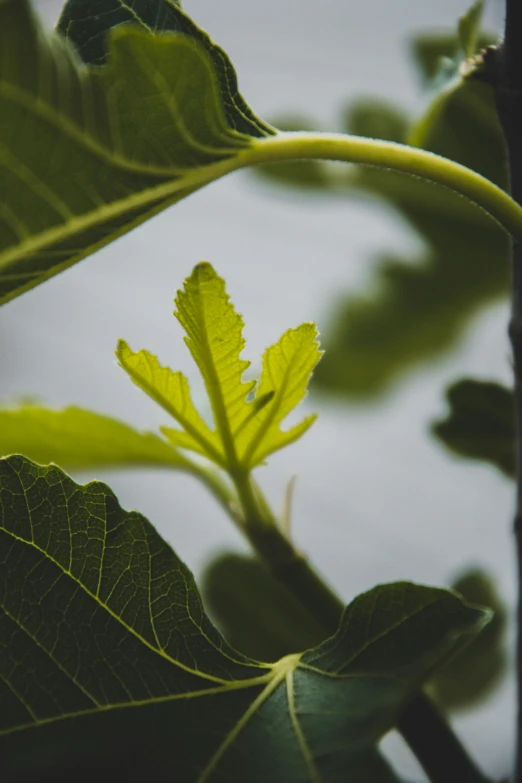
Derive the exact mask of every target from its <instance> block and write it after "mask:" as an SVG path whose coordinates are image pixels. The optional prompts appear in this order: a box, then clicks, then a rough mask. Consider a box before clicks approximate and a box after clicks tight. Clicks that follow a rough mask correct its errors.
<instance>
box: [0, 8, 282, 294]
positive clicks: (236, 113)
mask: <svg viewBox="0 0 522 783" xmlns="http://www.w3.org/2000/svg"><path fill="white" fill-rule="evenodd" d="M111 5H112V6H113V10H112V11H111V10H110V7H109V4H107V3H103V6H104V10H105V9H106V8H107V7H109V13H108V14H104V13H99V11H100V8H101V7H102V6H101V5H100V4H99V3H98V4H96V3H92V4H90V3H85V2H83V3H79V4H70V6H69V7H68V9H66V12H64V14H65V15H64V17H62V26H63V25H65V27H66V28H67V33H68V38H69V42H67V41H65V40H64V38H63V37H62V35H61V34H59V33H54V34H50V35H47V34H45V33H44V31H43V30H42V29H41V27H40V25H39V23H38V22H37V20H36V19H35V17H34V16H33V14H32V12H31V10H30V6H29V2H28V0H3V2H1V3H0V50H1V51H2V58H1V60H0V115H1V117H2V122H1V123H0V165H1V167H2V176H1V177H0V204H2V207H1V209H0V302H3V301H7V300H8V299H10V298H12V297H14V296H17V295H18V294H20V293H22V292H23V291H26V290H28V289H29V288H32V287H34V286H35V285H37V284H38V283H40V282H42V281H44V280H46V279H48V278H49V277H51V276H52V275H55V274H57V273H58V272H60V271H61V270H63V269H65V268H67V267H68V266H71V265H72V264H74V263H75V262H76V261H79V260H80V259H81V258H84V257H85V256H87V255H89V254H90V253H92V252H94V251H95V250H97V249H98V248H100V247H102V246H103V245H105V244H107V243H108V242H110V241H112V240H113V239H115V238H117V237H118V236H121V235H122V234H123V233H125V232H126V231H129V230H130V229H131V228H133V227H134V226H136V225H138V224H139V223H141V222H143V221H144V220H146V219H147V218H149V217H151V216H152V215H154V214H156V213H157V212H159V211H161V210H162V209H165V208H166V207H167V206H169V205H171V204H174V203H175V202H177V201H179V200H180V199H181V198H184V197H185V196H186V195H188V194H189V193H192V192H193V191H194V190H196V189H197V188H199V187H201V186H203V185H204V184H206V183H208V182H210V181H212V180H213V179H215V178H217V177H219V176H222V175H223V174H225V173H227V171H230V170H232V169H233V168H234V159H235V157H236V156H237V154H238V153H240V152H241V151H242V150H244V149H245V148H247V147H248V146H249V144H250V143H251V141H252V138H253V137H257V136H259V135H263V134H267V133H271V132H273V131H271V130H270V129H268V127H267V126H265V125H264V124H263V123H261V122H260V121H259V122H258V121H257V120H256V119H255V117H254V115H253V114H251V113H250V112H249V110H247V109H246V108H245V104H244V102H243V101H242V99H241V98H240V96H239V95H238V94H237V91H236V78H235V74H234V72H233V68H232V65H231V64H230V62H229V61H228V59H227V58H226V56H225V55H224V53H223V52H222V51H221V50H220V49H219V48H218V47H215V46H214V45H213V44H211V43H210V41H209V39H208V37H207V36H206V35H205V34H204V33H203V32H201V31H199V30H198V28H196V27H195V25H194V24H193V23H192V22H190V20H188V18H187V17H185V16H184V14H183V12H182V11H181V10H180V9H179V8H178V7H177V6H176V5H175V4H173V3H170V2H163V3H160V6H161V8H163V9H164V11H165V13H166V11H167V10H168V12H169V14H170V16H169V18H170V17H172V18H174V17H175V18H179V20H180V22H179V26H178V28H176V29H179V30H180V32H165V33H158V34H156V33H153V32H152V31H151V29H150V28H149V27H147V25H144V24H139V21H140V20H139V19H138V16H137V14H135V15H133V21H134V23H132V24H131V23H129V24H121V22H123V21H125V19H124V18H122V17H121V13H120V15H119V16H118V14H117V13H114V5H117V6H118V8H119V9H120V12H121V10H122V9H124V8H125V9H126V10H125V13H124V16H126V15H128V13H129V12H130V9H129V7H128V6H126V5H125V6H124V5H122V4H121V3H111ZM143 5H144V6H145V7H146V8H147V9H148V13H153V12H154V8H155V9H156V13H157V14H158V20H160V18H163V17H162V14H161V13H160V6H158V4H157V3H153V4H152V3H143ZM73 6H74V7H73ZM164 18H165V19H167V17H166V16H165V17H164ZM113 23H114V25H117V26H116V27H115V29H111V30H109V29H108V28H109V27H111V28H112V24H113ZM160 28H161V25H160ZM164 28H165V30H172V29H174V28H173V26H172V24H171V25H170V27H169V25H168V24H166V25H165V26H164ZM85 31H87V33H88V36H89V38H90V40H91V42H92V46H95V45H96V46H99V45H101V42H103V45H104V46H106V47H107V49H106V53H107V63H106V65H103V66H101V67H100V66H99V65H86V64H84V63H82V62H81V61H80V59H79V57H78V56H77V54H76V53H75V52H74V51H73V46H72V45H71V42H74V39H75V36H79V37H81V35H83V34H84V33H85ZM97 31H98V32H97ZM78 43H80V42H78ZM87 48H88V47H87ZM81 51H82V52H83V54H84V55H85V51H86V50H85V48H84V47H82V48H81ZM218 62H219V70H216V67H217V66H216V63H218ZM225 83H226V87H225ZM144 118H146V120H145V121H144ZM35 139H38V144H35V143H34V140H35Z"/></svg>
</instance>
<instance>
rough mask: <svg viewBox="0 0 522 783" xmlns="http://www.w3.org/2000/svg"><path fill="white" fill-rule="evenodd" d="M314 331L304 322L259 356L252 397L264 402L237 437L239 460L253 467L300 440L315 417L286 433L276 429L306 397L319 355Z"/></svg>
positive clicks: (305, 420) (313, 326)
mask: <svg viewBox="0 0 522 783" xmlns="http://www.w3.org/2000/svg"><path fill="white" fill-rule="evenodd" d="M317 336H318V331H317V327H316V325H315V324H313V323H304V324H301V326H298V327H297V329H289V330H288V331H287V332H285V333H284V334H283V335H282V337H281V338H280V340H279V342H277V343H275V344H274V345H271V346H270V347H269V348H267V349H266V351H265V353H264V354H263V362H262V370H261V378H260V382H259V385H258V387H257V388H256V393H255V397H254V401H253V404H254V405H255V403H256V401H262V400H267V402H266V404H265V405H263V407H262V408H261V409H259V410H257V411H256V413H255V416H253V417H252V418H251V419H250V420H249V421H248V423H247V425H246V426H245V427H244V428H243V430H242V431H241V434H240V435H239V438H237V448H238V452H239V455H240V458H241V460H242V461H243V462H244V463H245V464H246V465H248V466H249V467H255V466H256V465H259V464H260V463H262V462H263V461H264V460H265V458H266V457H267V456H268V455H269V454H272V453H273V452H274V451H277V450H278V449H282V448H284V446H287V445H289V444H290V443H293V442H294V441H295V440H297V439H298V438H300V437H301V435H303V434H304V433H305V432H306V431H307V430H308V428H309V427H311V425H312V424H313V423H314V421H315V420H316V418H317V415H316V414H313V415H311V416H307V417H306V418H305V419H303V421H301V422H300V423H299V424H296V425H294V426H293V427H291V428H290V429H289V430H286V431H283V430H281V429H280V426H281V423H282V422H283V421H284V419H285V418H286V417H287V416H288V414H289V413H291V412H292V411H293V410H294V408H296V407H297V405H299V403H300V402H301V401H302V400H303V398H304V397H305V396H306V394H307V389H308V384H309V382H310V378H311V377H312V373H313V371H314V368H315V366H316V365H317V362H318V361H319V359H320V358H321V356H322V353H323V352H322V351H320V350H319V343H318V341H317Z"/></svg>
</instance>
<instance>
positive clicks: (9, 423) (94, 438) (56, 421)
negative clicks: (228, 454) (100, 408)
mask: <svg viewBox="0 0 522 783" xmlns="http://www.w3.org/2000/svg"><path fill="white" fill-rule="evenodd" d="M14 453H23V454H25V455H26V456H27V457H29V459H32V460H34V461H35V462H42V463H47V462H57V463H59V464H60V465H63V466H64V467H66V468H86V467H97V468H98V467H105V468H108V467H123V466H127V467H134V466H135V467H139V466H141V467H143V466H162V465H163V466H165V467H175V468H180V469H187V468H188V467H190V465H191V463H190V462H189V461H188V460H187V459H185V457H183V456H182V455H181V454H180V453H179V452H178V451H176V449H175V448H173V447H172V446H170V445H169V444H168V443H166V442H165V441H164V440H162V438H159V437H158V436H157V435H154V434H153V433H151V432H138V431H137V430H135V429H133V428H132V427H130V426H129V425H128V424H124V423H123V422H121V421H118V420H117V419H113V418H111V417H110V416H102V415H101V414H100V413H93V412H92V411H86V410H82V409H81V408H74V407H71V408H65V409H64V410H61V411H57V410H50V409H49V408H42V407H40V406H36V405H24V406H21V407H19V408H2V409H0V455H5V454H14Z"/></svg>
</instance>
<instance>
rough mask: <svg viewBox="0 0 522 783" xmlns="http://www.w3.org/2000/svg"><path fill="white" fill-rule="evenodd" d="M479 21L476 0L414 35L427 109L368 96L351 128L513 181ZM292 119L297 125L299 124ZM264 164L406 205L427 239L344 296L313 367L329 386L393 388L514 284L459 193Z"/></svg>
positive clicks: (493, 232)
mask: <svg viewBox="0 0 522 783" xmlns="http://www.w3.org/2000/svg"><path fill="white" fill-rule="evenodd" d="M479 21H480V4H477V5H476V6H474V7H473V9H472V11H471V12H470V14H469V15H467V17H466V18H465V19H464V20H461V23H460V28H459V31H458V33H456V34H454V35H452V36H448V35H445V36H436V37H426V36H423V37H422V38H419V39H417V40H416V41H414V43H413V54H414V58H415V61H416V64H417V70H418V72H419V73H420V76H421V79H422V80H423V81H424V82H426V81H427V80H429V83H430V87H431V94H430V101H429V103H428V105H427V108H426V111H425V113H424V114H423V116H422V117H421V118H420V119H417V120H412V119H410V118H408V117H406V116H404V115H403V114H401V113H400V112H398V111H397V109H396V108H395V107H392V106H389V105H388V104H386V103H384V102H382V101H379V100H366V99H365V100H363V101H359V102H357V103H355V104H353V105H351V106H349V107H348V109H347V110H345V112H344V116H343V127H342V130H345V131H347V132H349V133H353V134H356V135H366V136H374V137H380V138H384V139H388V140H392V141H398V142H407V143H410V144H411V143H412V144H415V145H417V146H419V147H422V148H424V149H427V150H430V151H433V152H436V153H439V154H441V155H444V156H446V157H448V158H451V159H452V160H455V161H457V162H459V163H463V164H465V165H466V166H469V167H470V168H472V169H474V170H476V171H478V172H480V173H481V174H483V175H484V176H486V177H488V178H489V179H491V180H492V181H493V182H495V183H496V184H498V185H500V186H501V187H506V185H507V174H506V165H505V153H504V146H503V141H502V137H501V132H500V127H499V125H498V121H497V118H496V113H495V109H494V104H493V96H492V92H491V90H490V88H489V86H488V85H487V84H485V83H483V82H481V81H480V80H479V79H478V78H477V77H476V74H475V75H474V74H473V73H471V75H470V63H469V62H468V61H467V59H466V58H467V57H469V55H470V53H471V52H472V51H475V50H476V48H477V46H482V45H484V44H485V43H487V42H488V41H490V40H491V38H488V37H487V36H484V35H483V34H481V33H480V31H479V27H478V25H479ZM276 124H278V123H277V122H276ZM313 125H316V126H317V123H313V122H310V121H307V122H306V127H310V126H313ZM285 127H286V128H288V123H285ZM301 127H302V128H305V123H302V124H301ZM293 129H298V127H296V124H295V123H294V124H293ZM263 174H264V175H265V176H267V175H268V176H269V177H270V179H271V180H272V181H277V182H278V183H279V184H286V185H288V186H293V187H299V188H300V189H301V190H303V185H304V184H306V186H307V188H308V190H311V189H312V188H313V191H314V192H315V193H325V194H337V195H338V196H340V197H343V198H353V197H356V198H360V196H361V194H365V195H366V196H368V195H369V196H371V197H375V198H377V199H379V200H380V201H381V202H384V203H385V204H387V205H388V206H389V207H391V208H392V209H394V210H395V211H397V212H398V213H399V214H400V215H401V217H402V218H403V219H405V220H406V221H407V222H408V224H409V225H410V226H411V228H412V229H413V231H414V233H415V234H416V235H417V236H418V237H419V238H420V239H421V240H422V242H423V244H424V247H425V249H424V251H423V253H422V254H421V256H420V257H418V258H403V257H401V256H399V255H398V254H395V253H394V252H393V250H392V249H390V250H388V251H386V252H385V253H382V254H381V255H380V256H379V257H378V258H377V259H376V264H375V271H374V272H372V276H371V278H370V282H369V286H368V290H367V291H365V292H364V293H359V294H357V293H355V294H353V293H352V294H349V295H348V296H347V297H346V298H345V299H344V301H339V302H338V304H337V310H336V313H335V317H334V320H333V322H332V324H331V325H330V328H329V330H328V329H327V330H326V336H325V338H324V342H325V347H326V349H327V352H326V356H325V359H324V360H323V361H322V362H321V365H320V366H319V368H318V370H317V373H316V375H315V377H314V381H315V383H316V385H317V386H319V387H321V388H323V389H325V390H328V391H332V392H334V393H337V394H341V395H345V396H347V397H349V398H364V397H367V396H369V395H377V394H379V393H382V392H384V391H385V390H386V389H387V388H388V387H389V386H390V384H391V383H392V382H393V381H395V380H396V379H397V378H398V377H400V376H401V375H403V374H404V373H405V372H406V371H407V370H410V369H412V368H413V367H415V366H416V365H418V364H419V363H420V362H424V361H426V360H428V359H430V358H431V357H434V356H437V355H440V354H441V353H442V352H443V351H445V350H447V349H449V348H450V347H451V346H452V345H453V344H454V342H455V340H456V339H457V338H458V337H459V335H460V334H461V333H462V330H463V328H464V327H465V326H466V325H467V324H468V323H469V321H470V318H471V317H472V316H473V315H475V314H476V313H478V312H479V311H480V310H481V309H482V308H483V307H484V306H486V305H488V304H490V303H492V302H494V301H495V300H497V299H498V298H500V297H502V296H504V295H505V293H506V292H507V290H508V283H509V275H508V239H507V237H506V235H504V233H503V232H502V230H501V229H500V228H499V227H498V226H497V225H496V224H495V223H493V221H492V220H491V219H489V218H488V217H487V216H486V215H485V214H484V213H482V212H481V211H480V210H479V209H478V208H477V207H475V206H473V205H471V204H470V203H468V202H466V201H465V200H464V199H463V198H461V197H459V196H457V195H456V194H454V193H452V192H450V191H446V190H444V189H442V188H438V187H435V186H433V185H431V184H429V183H426V182H424V181H422V180H417V179H414V178H412V177H407V176H405V175H401V174H396V173H391V172H386V171H382V170H377V169H370V168H362V167H360V168H350V169H344V168H343V169H341V168H340V167H332V166H330V167H329V166H328V165H327V164H322V165H320V164H317V165H315V164H314V168H313V169H311V168H309V167H308V168H307V169H306V170H304V169H300V164H295V165H293V166H291V167H289V166H287V167H285V168H281V169H280V170H279V171H278V170H277V168H276V167H275V166H272V167H270V168H268V169H265V170H264V171H263ZM346 209H347V210H349V209H350V205H349V203H347V206H346ZM347 263H349V259H347Z"/></svg>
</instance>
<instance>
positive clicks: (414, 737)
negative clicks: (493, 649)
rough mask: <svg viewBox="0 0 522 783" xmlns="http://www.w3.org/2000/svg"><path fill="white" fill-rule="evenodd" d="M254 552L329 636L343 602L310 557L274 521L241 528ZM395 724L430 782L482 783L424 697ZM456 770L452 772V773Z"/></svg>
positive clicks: (446, 727)
mask: <svg viewBox="0 0 522 783" xmlns="http://www.w3.org/2000/svg"><path fill="white" fill-rule="evenodd" d="M244 532H245V533H246V535H247V536H248V538H249V540H250V542H251V544H252V546H253V547H254V549H255V550H256V552H257V553H258V554H259V555H260V557H262V559H263V560H264V561H265V563H266V564H267V566H268V567H269V568H270V570H271V572H272V574H273V576H274V577H275V578H276V579H277V580H278V581H279V582H280V583H281V584H283V585H284V586H285V587H286V589H287V590H288V591H289V592H290V593H291V594H292V595H293V596H294V597H295V598H297V600H298V601H299V602H300V603H301V604H302V606H303V607H304V608H305V609H306V610H307V612H308V613H309V614H310V615H311V617H313V618H314V620H315V621H316V622H317V623H318V624H319V625H320V626H321V627H322V628H323V629H324V631H325V633H326V634H328V635H333V634H334V633H335V632H336V631H337V629H338V627H339V623H340V621H341V617H342V613H343V611H344V608H345V606H344V603H343V601H342V600H341V599H340V598H339V597H338V596H337V595H336V594H335V593H334V592H333V590H331V588H330V587H329V586H328V585H327V584H326V583H325V582H324V581H323V579H322V578H321V576H320V575H319V574H318V573H317V571H315V569H314V568H313V567H312V566H311V565H310V563H309V562H308V560H307V559H306V558H305V557H304V556H303V555H302V554H301V553H300V552H298V551H297V550H296V549H295V548H294V547H293V545H292V543H291V542H290V541H289V540H288V539H287V538H286V537H285V536H284V535H283V534H282V532H281V531H280V530H279V529H278V528H276V527H275V526H274V525H271V526H269V525H265V526H261V527H260V526H259V525H258V524H257V522H256V523H254V524H252V525H249V524H248V518H247V519H246V524H245V527H244ZM397 728H398V730H399V731H400V732H401V734H402V736H403V737H404V739H405V741H406V742H407V743H408V745H409V746H410V748H411V749H412V751H413V753H414V754H415V756H416V757H417V759H418V761H419V763H420V764H421V766H422V767H423V769H424V770H425V772H426V774H427V775H428V777H429V779H430V781H431V783H449V781H450V780H455V781H459V783H485V781H486V780H487V779H486V778H485V777H484V776H483V775H482V774H481V773H480V772H479V770H478V769H477V767H476V766H475V764H474V762H473V761H472V759H471V758H470V757H469V756H468V754H467V752H466V750H465V749H464V747H463V746H462V745H461V744H460V742H459V740H458V739H457V737H456V735H455V734H454V733H453V730H452V729H451V727H450V726H449V724H448V723H446V721H445V719H444V717H443V716H442V715H441V714H440V713H439V712H438V710H437V709H436V707H435V706H434V705H433V703H432V702H431V700H430V699H429V697H428V696H426V695H425V694H424V693H422V692H419V694H418V695H417V696H416V697H415V698H414V699H413V700H412V701H411V702H409V704H408V705H406V707H405V708H404V710H403V712H402V713H401V714H400V716H399V718H398V721H397ZM454 773H455V774H454Z"/></svg>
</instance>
